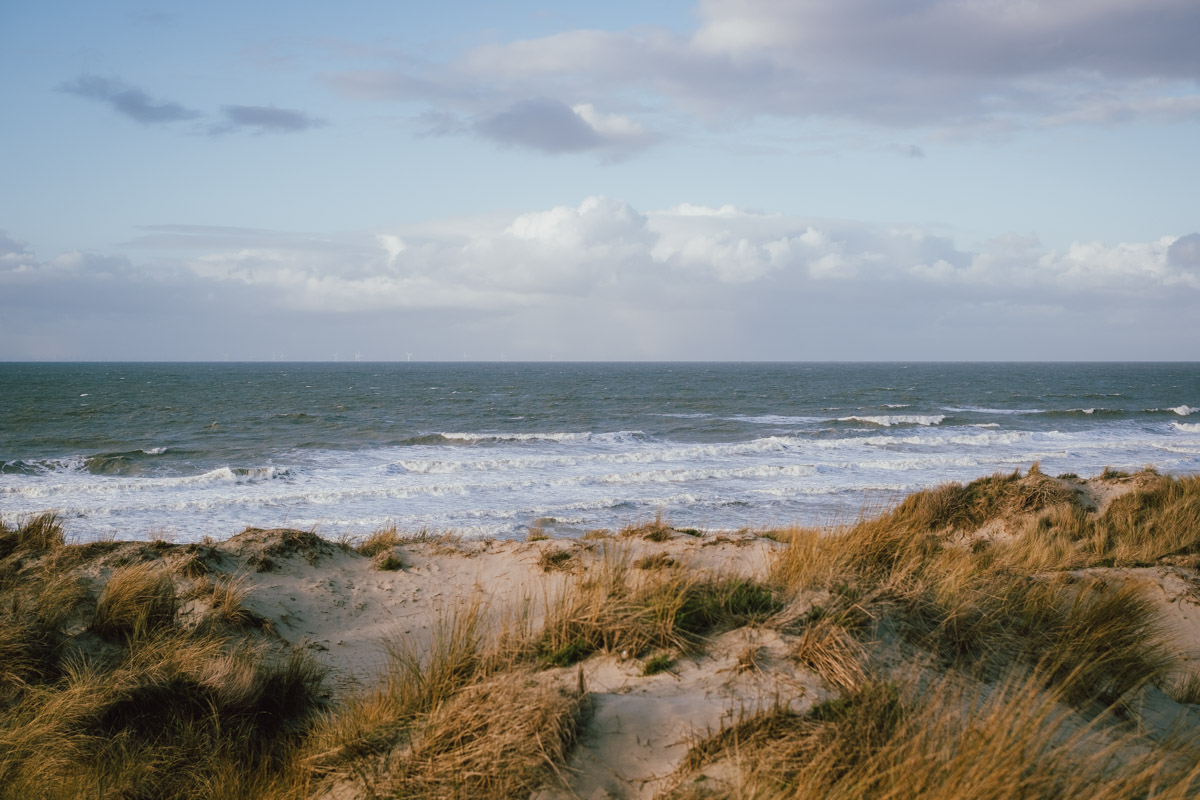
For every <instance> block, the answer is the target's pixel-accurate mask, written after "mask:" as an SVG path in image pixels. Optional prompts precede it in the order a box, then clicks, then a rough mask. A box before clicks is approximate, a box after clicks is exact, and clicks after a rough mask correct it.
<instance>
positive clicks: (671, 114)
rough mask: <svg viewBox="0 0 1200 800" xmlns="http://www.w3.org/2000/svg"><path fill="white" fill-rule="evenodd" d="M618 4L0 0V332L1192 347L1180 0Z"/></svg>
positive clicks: (201, 352) (461, 352)
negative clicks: (0, 168) (0, 3)
mask: <svg viewBox="0 0 1200 800" xmlns="http://www.w3.org/2000/svg"><path fill="white" fill-rule="evenodd" d="M246 5H250V6H251V7H249V8H247V7H245V6H246ZM646 5H647V4H641V3H638V4H634V3H614V2H608V3H604V4H571V5H564V6H550V5H546V4H539V3H504V4H498V3H473V2H472V3H467V2H445V3H440V4H415V3H384V2H347V3H343V4H339V5H338V6H337V7H336V8H334V7H332V6H329V5H328V4H303V3H255V4H233V3H222V2H209V3H205V4H185V3H158V4H153V5H151V4H144V3H121V2H111V3H105V4H96V3H84V2H52V1H50V2H38V3H32V2H9V3H6V4H4V5H3V7H0V98H2V99H3V106H2V109H3V110H2V112H0V153H2V154H3V159H4V166H3V176H4V177H3V179H2V180H0V359H7V360H25V359H39V360H40V359H47V360H73V359H88V360H91V359H104V360H108V359H111V360H121V359H156V360H157V359H162V360H175V359H179V360H193V359H199V360H220V359H223V358H231V359H238V360H258V359H269V358H271V357H273V356H277V355H278V354H280V353H284V354H286V356H287V358H289V359H294V360H301V359H312V360H326V359H329V358H332V357H333V354H334V353H338V354H339V357H346V355H347V354H352V353H361V354H363V356H364V357H365V358H371V359H380V360H390V359H400V358H404V357H406V356H407V354H408V353H413V354H414V357H415V358H422V359H460V358H464V357H467V358H471V359H488V360H490V359H499V358H509V359H533V360H537V359H546V358H557V359H789V360H790V359H796V360H813V359H869V360H872V359H1160V358H1161V359H1189V360H1194V359H1196V358H1197V350H1196V344H1195V342H1196V340H1200V336H1197V335H1196V334H1197V333H1198V332H1200V326H1198V325H1197V323H1196V322H1195V320H1197V319H1200V233H1198V231H1200V219H1198V218H1197V208H1200V205H1198V204H1197V203H1196V200H1195V192H1196V187H1197V186H1198V185H1200V158H1198V157H1197V155H1196V153H1197V142H1200V136H1198V135H1197V134H1198V133H1200V130H1198V127H1200V126H1198V125H1197V123H1198V121H1200V85H1198V84H1200V48H1196V47H1195V44H1194V34H1195V32H1196V31H1197V30H1200V6H1197V4H1196V3H1195V2H1194V0H1096V1H1095V2H1090V3H1079V2H1067V1H1066V0H1055V1H1053V2H1041V3H1030V2H1024V1H1021V2H1016V1H1009V0H968V1H967V2H961V1H960V0H955V1H954V2H950V1H949V0H913V2H909V3H903V4H898V3H894V2H885V0H842V2H815V1H814V0H790V2H785V1H784V0H704V1H703V2H698V3H689V2H663V3H657V4H653V5H652V7H651V8H649V9H648V8H646V7H645V6H646Z"/></svg>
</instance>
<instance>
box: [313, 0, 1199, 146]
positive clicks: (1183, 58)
mask: <svg viewBox="0 0 1200 800" xmlns="http://www.w3.org/2000/svg"><path fill="white" fill-rule="evenodd" d="M696 17H697V25H696V27H695V29H694V30H692V31H690V32H687V33H682V34H681V33H677V32H674V31H670V30H667V29H663V28H658V27H653V26H640V27H635V28H631V29H629V30H624V31H608V30H595V29H580V30H568V31H563V32H559V33H555V34H552V35H548V36H542V37H538V38H534V39H526V40H517V41H508V42H501V43H496V44H488V45H483V46H479V47H475V48H472V49H469V50H467V51H466V52H463V53H461V54H460V55H459V56H457V57H456V58H454V59H452V60H449V61H445V62H420V61H418V60H416V59H414V58H412V57H411V56H408V55H407V54H405V55H404V57H403V58H402V59H397V60H398V61H400V62H401V63H402V64H403V65H402V66H400V67H396V66H394V65H391V64H388V65H380V66H379V67H378V68H362V69H355V70H342V71H337V72H334V73H331V74H329V75H328V76H326V77H327V80H328V81H329V82H330V83H331V84H332V85H333V86H334V87H335V88H336V89H338V90H339V91H341V92H343V93H345V94H348V95H352V96H356V97H360V98H366V99H374V100H390V101H404V102H422V103H426V104H429V105H430V106H431V107H432V109H433V111H432V112H430V113H432V114H434V115H442V116H443V117H451V118H455V119H466V120H474V121H475V124H474V125H472V124H470V123H467V124H460V125H457V126H450V127H449V128H444V130H459V131H462V130H471V129H474V130H475V131H476V132H478V133H481V134H482V135H485V136H488V137H489V138H492V139H494V140H496V141H498V142H501V143H504V144H517V145H521V146H526V147H530V148H533V149H536V150H542V151H546V152H575V151H584V150H589V149H592V148H593V147H595V146H596V137H597V136H601V135H603V132H602V131H600V130H599V129H598V128H596V126H594V125H591V123H590V120H588V119H587V117H586V116H585V115H583V114H581V113H579V112H578V109H579V108H580V107H581V106H582V105H586V106H587V107H589V108H591V109H593V113H602V114H605V115H615V116H616V117H619V118H620V119H622V120H624V122H623V123H622V124H623V125H626V126H637V128H638V129H639V130H640V131H641V134H640V135H641V137H642V138H641V139H640V147H645V146H647V145H648V144H651V143H653V141H654V140H655V137H657V136H660V135H661V133H656V132H655V131H654V127H653V123H654V122H655V121H657V120H658V118H659V117H661V115H663V114H668V115H677V116H687V117H699V118H702V119H705V120H707V121H708V122H710V123H711V124H714V125H727V124H729V123H730V120H731V119H735V118H736V119H739V120H741V119H745V118H753V117H757V116H761V117H774V118H779V117H784V118H801V119H810V120H817V121H823V120H836V121H842V122H849V123H853V124H868V125H872V126H881V127H884V128H917V129H922V130H929V131H931V132H934V133H938V134H941V135H947V136H979V135H994V134H996V133H998V132H1005V131H1010V130H1014V129H1017V128H1021V127H1028V126H1054V125H1065V124H1115V123H1121V122H1126V121H1132V120H1158V121H1174V120H1184V119H1191V120H1194V119H1197V118H1200V48H1197V47H1196V46H1195V31H1197V30H1200V5H1198V4H1196V3H1195V2H1193V1H1192V0H1103V2H1090V3H1080V2H1076V0H1047V2H1039V3H1027V2H1014V3H1007V2H1005V3H998V2H990V1H989V0H967V2H962V1H961V0H914V2H905V3H895V2H891V1H890V0H844V2H837V3H830V2H826V0H701V2H699V4H698V6H697V8H696ZM567 109H572V110H574V111H576V113H577V116H578V117H580V119H575V120H573V119H571V118H570V116H569V115H568V114H567V113H566V111H567ZM539 120H540V121H541V122H542V123H544V125H543V126H538V124H537V123H538V121H539ZM580 120H582V122H583V123H585V124H582V125H581V124H580ZM588 127H591V128H592V130H590V131H589V130H588ZM910 152H912V153H913V154H916V151H910Z"/></svg>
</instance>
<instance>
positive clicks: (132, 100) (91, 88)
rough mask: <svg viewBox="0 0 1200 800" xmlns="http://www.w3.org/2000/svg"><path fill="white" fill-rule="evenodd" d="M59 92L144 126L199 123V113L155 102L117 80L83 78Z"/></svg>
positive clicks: (85, 76) (142, 92)
mask: <svg viewBox="0 0 1200 800" xmlns="http://www.w3.org/2000/svg"><path fill="white" fill-rule="evenodd" d="M58 89H59V91H62V92H66V93H68V94H73V95H77V96H79V97H85V98H87V99H89V100H96V101H99V102H101V103H104V104H106V105H108V106H109V107H111V108H112V109H113V110H114V111H116V112H117V113H118V114H122V115H124V116H126V117H129V118H130V119H132V120H134V121H135V122H140V123H142V124H143V125H155V124H159V123H165V122H180V121H183V120H190V119H196V118H198V117H200V116H201V114H200V112H199V111H194V110H192V109H190V108H185V107H184V106H182V105H180V104H179V103H175V102H172V101H169V100H154V99H153V98H151V97H150V95H148V94H146V93H145V92H144V91H142V90H141V89H139V88H137V87H136V86H130V85H129V84H127V83H125V82H124V81H120V80H117V79H115V78H101V77H99V76H96V75H81V76H80V77H78V78H76V79H75V80H73V81H67V82H65V83H62V84H59V86H58Z"/></svg>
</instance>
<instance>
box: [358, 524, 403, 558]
mask: <svg viewBox="0 0 1200 800" xmlns="http://www.w3.org/2000/svg"><path fill="white" fill-rule="evenodd" d="M401 541H402V537H401V536H400V534H399V533H398V532H397V531H396V526H395V525H392V526H390V527H387V528H381V529H379V530H377V531H375V532H374V533H372V534H371V535H370V536H368V537H367V538H366V539H364V540H363V541H362V543H361V544H359V545H358V547H356V548H354V549H355V550H357V551H358V552H359V553H360V554H361V555H364V556H366V557H367V558H374V557H375V556H377V555H379V554H380V553H383V552H390V551H391V550H392V548H394V547H395V546H396V545H398V544H400V543H401Z"/></svg>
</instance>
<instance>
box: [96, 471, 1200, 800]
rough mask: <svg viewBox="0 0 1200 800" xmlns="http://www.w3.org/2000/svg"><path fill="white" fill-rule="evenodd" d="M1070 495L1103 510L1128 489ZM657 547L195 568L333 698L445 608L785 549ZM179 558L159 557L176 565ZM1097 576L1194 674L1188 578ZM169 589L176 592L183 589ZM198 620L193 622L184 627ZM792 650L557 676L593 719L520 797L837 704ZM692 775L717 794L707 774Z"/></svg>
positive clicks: (596, 660)
mask: <svg viewBox="0 0 1200 800" xmlns="http://www.w3.org/2000/svg"><path fill="white" fill-rule="evenodd" d="M1080 486H1081V488H1080V491H1081V492H1083V493H1084V494H1086V495H1087V499H1088V500H1089V501H1090V502H1091V503H1092V504H1094V506H1096V507H1097V508H1100V509H1102V508H1103V507H1104V506H1105V505H1106V504H1107V503H1109V502H1111V501H1112V499H1113V497H1115V496H1118V495H1119V494H1120V493H1121V492H1122V491H1128V490H1130V489H1131V488H1133V486H1134V484H1133V483H1129V484H1127V485H1124V486H1115V485H1112V484H1100V483H1093V482H1085V483H1081V484H1080ZM985 534H986V535H987V536H991V537H1002V536H1004V535H1006V530H1005V529H1004V526H1003V525H999V526H997V525H992V526H990V527H989V528H988V529H987V530H986V531H985ZM665 538H666V541H649V540H646V539H643V538H637V537H631V538H625V539H618V538H615V537H609V538H591V539H569V540H568V539H546V540H542V541H533V542H518V541H490V540H489V541H460V540H455V539H454V538H453V537H445V538H434V539H432V540H414V541H404V542H401V543H400V544H397V545H395V547H394V548H392V552H393V553H394V554H395V555H396V556H397V557H398V558H399V561H400V564H401V566H400V568H398V569H392V570H385V569H380V568H379V566H378V563H377V561H376V559H373V558H370V557H367V556H364V555H362V554H360V553H359V552H357V551H356V550H355V549H354V548H353V547H350V546H346V545H341V546H339V545H338V544H335V543H331V542H326V541H324V540H320V539H318V538H317V537H315V536H313V535H312V534H311V533H303V532H296V531H286V530H259V529H248V530H247V531H246V532H244V533H241V534H239V535H236V536H233V537H232V538H230V539H228V540H226V541H223V542H216V543H212V544H211V545H209V546H205V547H204V548H202V550H201V551H200V555H201V556H202V557H203V558H204V560H205V561H206V563H207V564H208V567H209V569H211V572H210V574H209V576H208V577H209V578H212V577H214V576H219V575H228V576H232V577H234V579H235V580H236V581H238V582H239V583H241V584H242V585H243V586H244V587H245V588H246V589H247V596H246V599H245V600H244V605H245V606H246V607H247V608H248V609H249V610H250V611H252V612H254V613H255V614H257V615H259V616H260V617H261V618H263V619H264V620H266V621H267V622H268V623H269V625H268V626H267V627H268V628H269V630H270V631H271V633H270V635H271V636H272V637H274V638H275V639H276V640H277V642H278V643H279V644H281V645H287V646H294V647H298V648H301V649H303V650H305V651H306V652H308V653H309V654H310V655H311V656H312V658H313V659H315V660H316V661H317V662H319V663H320V664H322V665H323V666H325V667H326V668H327V669H328V670H329V686H330V689H331V691H332V693H333V695H334V697H335V698H336V697H339V696H343V697H344V696H349V695H351V694H353V693H355V692H360V691H363V690H365V689H368V688H369V687H371V686H372V685H374V684H375V683H376V682H377V681H378V680H379V677H380V675H381V673H382V672H383V671H384V669H385V668H386V665H387V662H388V651H389V647H390V646H391V647H394V646H395V644H396V643H397V642H402V641H404V642H408V643H410V644H413V645H415V647H416V648H417V649H418V650H421V649H422V648H428V644H429V642H430V641H431V639H432V637H433V630H434V627H435V626H436V624H437V621H438V620H439V619H443V618H444V617H445V616H446V615H447V614H448V613H451V612H453V610H454V609H455V608H466V607H469V606H471V605H472V604H477V603H478V604H482V606H483V608H484V610H485V619H487V620H490V624H491V625H492V626H493V628H499V626H501V625H503V624H504V622H505V621H506V620H512V619H514V618H516V617H517V616H520V615H521V614H525V615H526V616H527V617H529V618H530V619H531V622H532V624H533V625H535V626H536V624H537V621H538V619H539V616H540V614H541V613H542V609H544V607H545V605H546V603H547V602H548V601H549V600H550V599H551V598H553V597H555V596H556V593H557V592H560V591H561V590H562V587H563V585H564V582H565V581H569V580H572V579H573V576H576V575H578V574H581V573H582V572H583V571H585V570H586V569H587V567H588V566H589V565H590V564H596V563H599V562H600V561H602V560H603V559H605V558H609V557H611V556H612V553H613V552H615V551H616V550H620V551H621V552H622V553H624V554H625V555H626V556H627V557H628V558H630V559H640V558H643V557H645V556H652V555H656V554H660V555H662V556H665V557H669V558H671V559H673V560H674V561H676V562H678V563H681V564H684V565H687V566H689V567H690V568H692V569H693V570H699V571H705V572H710V573H713V574H719V575H731V576H732V575H737V576H744V577H748V578H755V579H762V578H764V577H765V576H766V572H767V569H768V567H769V564H770V559H771V556H772V553H773V552H775V551H776V550H777V549H779V548H781V547H783V546H784V545H781V544H780V543H779V542H777V541H775V540H773V539H771V538H767V537H764V536H759V535H756V534H754V533H752V532H741V533H736V534H711V533H710V534H707V535H699V536H696V535H689V534H687V533H683V532H678V531H671V532H669V533H668V534H667V536H666V537H665ZM120 547H127V548H133V547H140V548H143V549H144V548H145V547H146V545H145V544H139V545H134V544H132V543H130V544H128V545H121V546H120ZM120 547H119V548H118V549H117V552H116V553H115V554H114V555H112V556H109V557H107V558H105V559H100V560H97V561H96V562H95V564H94V565H92V566H91V567H89V570H90V571H91V578H92V579H93V580H94V581H95V582H96V584H97V585H99V584H100V583H102V582H103V580H104V579H105V577H106V575H107V574H110V573H111V570H112V568H113V566H112V565H114V564H116V563H118V562H119V558H117V557H116V556H119V555H120ZM182 552H183V551H182V550H180V551H178V552H175V553H174V554H173V555H170V556H169V558H171V559H182V558H183V557H184V556H183V555H182ZM194 552H195V551H193V553H194ZM557 552H561V553H565V554H566V555H565V556H561V557H560V558H559V559H558V562H559V563H557V564H556V565H554V566H552V567H550V568H548V567H547V566H546V564H547V563H548V561H549V559H548V558H547V554H550V553H557ZM106 564H107V566H106ZM1097 572H1104V573H1107V574H1109V575H1112V576H1113V577H1119V578H1121V579H1123V580H1135V581H1138V582H1141V583H1143V584H1145V586H1146V587H1147V590H1148V596H1149V597H1151V598H1152V599H1153V602H1154V604H1155V607H1156V608H1157V610H1158V612H1159V613H1160V615H1161V617H1162V619H1163V621H1164V624H1165V625H1166V626H1167V628H1168V630H1169V631H1170V634H1171V637H1172V641H1173V643H1174V646H1176V647H1177V648H1178V650H1179V653H1180V656H1181V658H1182V659H1183V661H1184V663H1186V664H1188V665H1190V666H1191V667H1193V668H1196V669H1198V670H1200V574H1198V572H1197V570H1196V569H1195V568H1193V567H1186V566H1169V565H1160V566H1153V567H1138V568H1119V569H1118V568H1109V569H1106V570H1097V569H1092V570H1081V571H1080V574H1084V573H1092V574H1095V573H1097ZM182 580H183V583H184V584H186V583H187V580H188V579H186V578H184V579H182ZM181 590H182V591H183V592H185V593H186V585H185V586H182V587H181ZM203 610H204V609H202V608H199V607H197V608H196V609H195V611H196V613H197V614H200V613H201V612H202V611H203ZM799 610H802V609H799ZM799 610H797V609H793V611H796V612H797V613H798V611H799ZM186 612H187V609H186V608H185V613H186ZM795 639H796V637H795V636H794V635H789V634H786V633H783V632H781V630H780V627H779V626H769V627H768V626H747V627H743V628H738V629H736V630H733V631H729V632H726V633H722V634H720V635H718V636H716V637H715V638H714V639H713V640H712V641H710V642H708V643H707V644H706V646H705V647H704V648H703V649H702V650H701V651H699V652H696V653H691V654H686V655H683V656H681V657H679V658H678V659H677V660H675V662H674V663H673V665H672V666H671V667H670V669H668V670H667V671H664V672H660V673H658V674H655V675H649V676H648V675H645V674H643V671H644V661H643V660H639V659H638V658H634V657H632V656H631V655H630V654H628V653H622V652H607V653H600V654H597V655H594V656H592V657H591V658H588V659H587V660H585V661H584V662H583V663H582V665H581V666H579V667H566V668H559V669H558V670H557V672H559V673H561V679H562V680H563V681H565V682H569V681H571V680H575V676H576V675H577V673H579V671H581V674H582V680H583V681H584V684H585V686H586V689H587V691H588V692H589V693H590V696H591V709H592V710H591V714H590V716H589V717H588V718H587V720H586V722H585V725H584V728H583V730H582V732H581V736H580V739H579V741H578V744H577V745H576V746H575V748H574V750H573V751H572V753H571V755H570V757H569V759H568V761H567V763H566V765H565V768H564V769H561V770H560V771H559V778H558V779H557V780H555V781H552V782H551V783H550V784H549V785H547V786H545V787H544V788H542V789H541V790H539V791H538V792H536V793H535V794H534V797H536V798H537V799H538V800H556V799H557V798H584V800H593V799H594V798H629V799H631V800H632V799H633V798H651V797H654V796H656V795H657V794H659V793H660V792H662V791H663V790H665V789H668V788H671V787H672V786H674V785H675V784H676V783H677V782H678V781H679V780H680V778H679V774H678V772H677V770H678V768H679V766H680V763H681V762H682V760H683V758H684V756H685V755H686V754H687V752H688V749H689V747H690V746H692V745H693V744H695V743H696V742H697V741H698V740H699V739H701V738H702V737H704V736H707V735H710V734H712V733H714V732H716V731H718V730H719V729H721V728H722V726H726V725H729V724H730V723H732V722H736V721H737V720H739V719H743V718H745V717H747V716H749V715H752V714H754V713H756V712H758V711H761V710H764V709H766V708H768V707H770V706H771V705H773V704H776V703H779V702H782V703H784V704H788V705H790V706H791V707H792V708H793V709H794V710H796V711H800V712H803V711H805V710H807V709H808V708H811V707H812V706H813V705H814V704H816V703H819V702H822V701H824V700H827V699H829V698H831V697H834V696H836V694H837V692H836V691H835V690H834V689H833V688H831V687H830V686H829V685H827V683H826V682H825V681H824V680H822V678H821V677H820V676H819V675H817V674H816V673H815V672H814V671H811V670H806V669H804V668H802V667H800V666H798V665H797V663H796V661H795V660H794V659H793V658H792V657H791V656H790V655H789V651H790V650H791V649H792V648H793V646H794V644H795ZM550 672H551V673H554V672H556V671H555V670H551V671H550ZM551 677H552V678H553V677H554V676H551ZM1137 702H1138V704H1139V708H1140V711H1139V717H1138V718H1139V720H1140V722H1139V724H1142V725H1146V726H1148V727H1150V728H1152V729H1154V730H1155V731H1158V732H1159V733H1160V734H1162V735H1166V732H1170V731H1179V730H1200V707H1197V706H1188V705H1183V704H1180V703H1176V702H1174V701H1173V700H1171V699H1170V698H1169V697H1167V696H1166V695H1165V694H1164V693H1163V692H1161V691H1159V690H1157V689H1154V688H1153V687H1150V688H1148V689H1146V690H1143V691H1142V693H1141V694H1140V696H1139V697H1138V699H1137ZM704 777H705V779H706V780H707V779H711V780H713V781H719V780H720V779H721V768H720V767H716V768H714V769H712V770H710V771H709V772H708V773H706V774H705V775H704ZM689 779H690V780H694V779H695V776H692V777H691V778H689ZM326 796H328V797H344V798H349V797H357V796H362V795H361V793H359V792H358V790H357V789H356V788H355V784H354V782H353V781H344V782H342V783H333V784H331V785H330V786H329V787H328V788H327V794H326Z"/></svg>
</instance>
